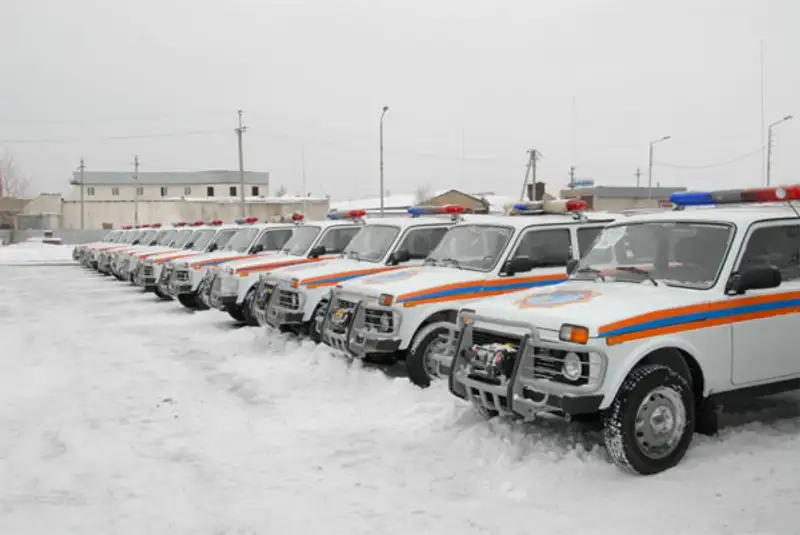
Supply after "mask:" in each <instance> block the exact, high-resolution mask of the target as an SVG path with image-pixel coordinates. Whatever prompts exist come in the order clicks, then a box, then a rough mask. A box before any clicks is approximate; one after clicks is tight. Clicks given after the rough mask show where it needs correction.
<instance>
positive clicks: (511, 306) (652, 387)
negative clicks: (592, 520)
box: [450, 186, 800, 474]
mask: <svg viewBox="0 0 800 535" xmlns="http://www.w3.org/2000/svg"><path fill="white" fill-rule="evenodd" d="M798 199H800V186H791V187H785V188H758V189H754V190H727V191H719V192H683V193H676V194H673V195H672V198H671V201H672V203H673V204H674V205H675V206H676V207H677V208H678V209H677V210H675V211H669V212H664V213H654V214H648V215H637V216H632V217H630V218H626V219H625V220H622V221H617V222H616V223H613V224H611V225H609V226H608V227H607V228H606V229H605V230H604V231H603V233H602V234H601V235H600V236H599V237H598V240H597V241H596V242H595V243H594V245H593V246H592V247H591V249H590V250H589V251H588V252H587V254H586V255H584V256H583V257H582V258H581V259H580V261H576V262H573V263H571V264H570V266H569V271H570V273H571V275H570V278H569V280H568V281H567V282H566V283H564V284H562V285H559V286H557V287H554V288H551V289H550V288H548V289H543V290H535V291H527V292H524V293H521V294H517V295H514V296H510V297H506V298H494V299H487V300H484V301H480V302H477V303H473V304H470V306H469V307H468V308H465V309H463V310H461V311H460V318H459V321H458V324H459V325H460V326H462V328H461V329H460V339H459V340H458V342H457V346H456V351H455V355H456V357H455V361H454V363H453V366H452V369H451V374H450V390H451V392H452V393H453V394H455V395H456V396H458V397H460V398H464V399H467V400H469V401H471V402H472V403H473V404H475V406H476V407H478V408H479V409H480V410H481V412H483V413H484V414H486V415H487V416H494V415H498V414H499V415H503V416H508V417H517V418H524V419H530V418H534V417H535V416H536V415H538V414H539V413H550V414H556V415H561V416H567V417H568V418H576V417H578V418H581V419H589V420H594V421H595V422H596V423H599V424H601V425H602V428H603V433H604V437H605V444H606V447H607V450H608V453H609V455H610V457H611V459H613V461H614V462H615V463H616V464H617V465H619V466H620V467H623V468H625V469H627V470H629V471H632V472H635V473H641V474H654V473H657V472H661V471H663V470H667V469H669V468H671V467H672V466H674V465H676V464H677V463H678V462H679V461H680V460H681V459H682V458H683V456H684V454H685V453H686V451H687V449H688V448H689V444H690V442H691V440H692V435H693V433H694V432H702V433H714V432H716V429H717V415H718V413H719V411H720V409H721V407H722V406H723V405H724V404H725V403H726V402H727V401H728V400H731V399H734V398H737V397H744V396H760V395H766V394H773V393H777V392H782V391H786V390H791V389H796V388H798V387H799V386H800V358H798V357H797V348H796V347H795V340H794V339H793V337H792V335H791V333H793V332H795V331H796V330H798V329H800V315H798V312H800V252H798V251H800V217H798V211H797V206H795V204H796V203H794V202H792V201H795V200H798ZM787 200H788V201H789V203H786V202H781V203H778V202H777V201H787ZM770 202H771V203H772V204H769V203H770ZM731 203H736V204H737V205H736V206H730V204H731ZM692 205H694V206H695V207H694V208H689V206H692ZM709 205H710V206H709ZM725 205H728V206H725Z"/></svg>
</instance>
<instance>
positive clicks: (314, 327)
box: [308, 301, 328, 344]
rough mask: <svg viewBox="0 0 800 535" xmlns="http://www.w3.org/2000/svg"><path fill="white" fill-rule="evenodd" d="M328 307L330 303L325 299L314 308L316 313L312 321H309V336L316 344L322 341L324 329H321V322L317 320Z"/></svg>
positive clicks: (312, 316)
mask: <svg viewBox="0 0 800 535" xmlns="http://www.w3.org/2000/svg"><path fill="white" fill-rule="evenodd" d="M327 307H328V303H327V302H325V301H323V302H322V303H320V304H318V305H317V307H316V308H315V309H314V313H313V314H312V315H311V321H310V322H308V337H309V338H311V340H312V341H313V342H314V343H315V344H321V343H322V331H320V330H319V323H318V322H317V317H318V316H319V315H320V314H322V313H323V311H324V310H326V309H327Z"/></svg>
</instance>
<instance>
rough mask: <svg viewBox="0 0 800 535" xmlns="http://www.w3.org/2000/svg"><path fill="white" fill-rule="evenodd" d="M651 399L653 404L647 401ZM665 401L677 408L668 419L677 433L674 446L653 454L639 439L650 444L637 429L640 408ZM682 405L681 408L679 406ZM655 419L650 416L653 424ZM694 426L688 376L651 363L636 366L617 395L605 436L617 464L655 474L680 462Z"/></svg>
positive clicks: (606, 420)
mask: <svg viewBox="0 0 800 535" xmlns="http://www.w3.org/2000/svg"><path fill="white" fill-rule="evenodd" d="M665 396H670V397H672V398H674V400H670V399H669V398H668V397H665ZM648 399H649V400H650V402H652V406H649V405H650V403H646V401H647V400H648ZM665 400H666V401H665ZM665 402H667V403H670V406H672V407H673V408H674V412H673V413H672V418H671V419H668V420H671V421H672V422H673V424H674V427H673V426H670V429H672V431H671V433H672V434H674V435H675V437H673V439H674V440H673V445H672V446H670V447H667V448H665V449H666V453H664V454H663V455H660V454H651V453H648V452H647V451H646V450H645V449H644V448H643V446H642V445H640V444H639V439H637V437H639V436H640V437H641V440H642V441H645V442H643V444H645V445H647V442H646V439H647V435H646V434H645V431H639V432H637V430H636V423H637V416H638V414H639V412H640V409H641V410H650V409H652V407H659V406H660V404H662V403H665ZM673 402H675V403H677V405H676V404H673ZM680 404H682V407H679V406H678V405H680ZM681 410H682V411H683V420H684V421H683V426H682V428H681V425H680V424H681V422H680V419H681V417H680V415H679V414H678V412H679V411H681ZM652 418H653V416H652V415H651V416H650V418H649V419H650V423H652ZM694 426H695V399H694V394H693V392H692V386H691V384H690V383H689V379H687V378H686V377H684V376H683V375H681V374H680V373H678V372H676V371H675V370H673V369H672V368H670V367H668V366H663V365H660V364H650V365H646V366H642V367H639V368H636V369H634V370H633V371H632V372H631V373H630V374H629V375H628V377H627V378H626V379H625V381H624V382H623V383H622V386H621V387H620V389H619V392H618V393H617V397H616V398H615V399H614V402H613V403H612V404H611V407H609V409H608V411H606V413H605V414H604V416H603V438H604V440H605V444H606V449H607V450H608V453H609V455H610V456H611V459H612V460H613V461H614V464H616V465H617V466H619V467H620V468H622V469H624V470H626V471H628V472H631V473H634V474H642V475H652V474H657V473H659V472H663V471H665V470H668V469H670V468H672V467H673V466H675V465H677V464H678V463H679V462H680V460H681V459H682V458H683V456H684V455H685V454H686V451H687V450H688V449H689V444H690V443H691V441H692V435H693V434H694ZM648 429H649V427H647V428H646V430H648Z"/></svg>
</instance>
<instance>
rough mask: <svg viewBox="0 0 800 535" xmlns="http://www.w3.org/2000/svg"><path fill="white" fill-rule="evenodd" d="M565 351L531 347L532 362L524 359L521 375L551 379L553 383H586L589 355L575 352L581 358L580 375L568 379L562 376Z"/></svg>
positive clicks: (589, 370)
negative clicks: (573, 379) (577, 377)
mask: <svg viewBox="0 0 800 535" xmlns="http://www.w3.org/2000/svg"><path fill="white" fill-rule="evenodd" d="M567 353H568V352H567V351H563V350H558V349H549V348H544V347H536V348H534V349H533V359H532V360H533V364H532V365H531V364H530V361H531V359H526V365H525V366H522V367H521V369H520V375H521V376H522V377H527V378H532V379H540V380H547V381H553V382H554V383H560V384H566V385H573V386H581V385H585V384H587V383H588V381H589V378H590V376H591V366H590V364H589V355H588V354H586V353H576V354H577V355H578V357H579V358H580V360H581V376H580V378H579V379H577V380H576V381H570V380H569V379H567V378H566V377H564V375H563V373H562V369H563V367H564V357H566V356H567Z"/></svg>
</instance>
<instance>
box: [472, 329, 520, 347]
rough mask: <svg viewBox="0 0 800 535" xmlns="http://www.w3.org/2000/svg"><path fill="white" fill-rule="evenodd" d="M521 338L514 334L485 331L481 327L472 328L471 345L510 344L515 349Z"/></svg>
mask: <svg viewBox="0 0 800 535" xmlns="http://www.w3.org/2000/svg"><path fill="white" fill-rule="evenodd" d="M521 342H522V339H521V338H519V337H516V336H510V335H507V334H502V333H498V332H495V331H487V330H481V329H473V330H472V343H473V345H475V344H477V345H481V346H482V345H486V344H511V345H513V346H514V347H515V348H516V349H519V344H520V343H521Z"/></svg>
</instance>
